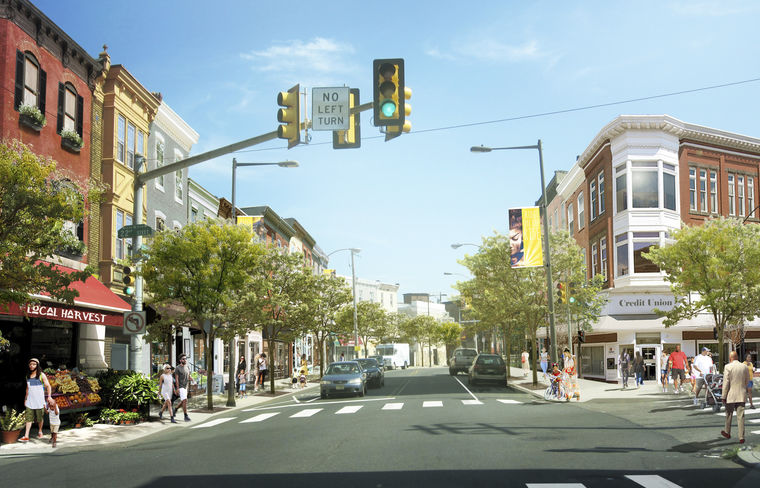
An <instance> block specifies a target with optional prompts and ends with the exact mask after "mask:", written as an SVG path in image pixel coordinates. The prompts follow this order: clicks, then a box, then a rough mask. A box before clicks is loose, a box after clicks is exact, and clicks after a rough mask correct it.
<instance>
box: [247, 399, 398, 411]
mask: <svg viewBox="0 0 760 488" xmlns="http://www.w3.org/2000/svg"><path fill="white" fill-rule="evenodd" d="M317 398H319V397H317ZM395 399H396V397H382V398H362V399H356V400H341V401H337V402H336V401H328V402H325V403H324V404H323V405H337V404H340V403H363V402H386V401H388V400H395ZM314 400H316V398H315V399H314ZM309 401H310V402H311V401H313V400H309ZM307 403H308V402H307ZM288 407H290V408H292V407H303V404H292V403H290V404H287V405H277V406H274V407H253V408H244V409H243V410H241V412H258V411H260V410H274V409H278V408H288Z"/></svg>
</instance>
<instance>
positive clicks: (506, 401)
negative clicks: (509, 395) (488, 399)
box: [496, 399, 522, 405]
mask: <svg viewBox="0 0 760 488" xmlns="http://www.w3.org/2000/svg"><path fill="white" fill-rule="evenodd" d="M496 401H497V402H501V403H507V404H510V405H521V404H522V402H518V401H517V400H502V399H498V400H496Z"/></svg>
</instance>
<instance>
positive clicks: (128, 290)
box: [121, 266, 135, 296]
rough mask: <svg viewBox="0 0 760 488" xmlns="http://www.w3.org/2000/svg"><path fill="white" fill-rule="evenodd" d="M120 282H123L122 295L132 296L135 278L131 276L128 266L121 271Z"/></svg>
mask: <svg viewBox="0 0 760 488" xmlns="http://www.w3.org/2000/svg"><path fill="white" fill-rule="evenodd" d="M121 276H122V278H121V281H123V282H124V285H125V286H124V294H125V295H127V296H132V295H134V294H135V287H134V286H132V285H134V283H135V277H134V276H132V268H130V267H129V266H124V268H123V269H122V270H121Z"/></svg>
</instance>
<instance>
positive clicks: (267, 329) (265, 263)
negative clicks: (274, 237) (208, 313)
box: [233, 246, 316, 395]
mask: <svg viewBox="0 0 760 488" xmlns="http://www.w3.org/2000/svg"><path fill="white" fill-rule="evenodd" d="M264 249H265V252H264V253H263V255H262V257H261V260H260V261H259V263H258V264H257V266H256V267H255V268H250V269H249V272H250V274H251V277H252V278H253V279H252V281H251V283H250V284H249V287H248V289H247V290H246V293H244V294H241V295H239V296H238V297H237V299H236V301H237V303H238V305H237V306H236V307H235V310H234V311H233V315H234V316H236V317H240V319H236V321H240V322H243V321H245V320H247V321H248V322H250V323H254V324H257V325H259V326H260V327H261V328H262V335H263V337H264V338H265V339H266V341H267V357H268V363H269V371H270V375H269V388H270V393H271V394H272V395H274V394H275V387H274V371H275V370H276V367H277V366H281V367H283V368H287V365H286V364H281V365H278V364H277V359H276V357H275V346H276V342H278V341H286V342H287V341H291V340H293V339H295V337H297V336H299V335H302V334H303V333H305V332H306V331H307V327H306V326H305V325H304V323H303V322H302V321H301V320H300V319H299V318H303V317H304V316H308V310H309V307H313V306H314V305H313V301H314V300H315V299H316V298H315V297H316V295H315V294H314V293H313V287H314V283H315V279H316V277H315V276H314V273H313V272H312V270H311V268H310V267H308V266H307V265H306V264H305V262H304V258H303V254H300V253H294V254H287V253H285V252H283V251H282V250H281V249H279V248H276V247H273V246H267V247H265V248H264Z"/></svg>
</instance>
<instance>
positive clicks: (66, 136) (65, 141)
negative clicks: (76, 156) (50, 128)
mask: <svg viewBox="0 0 760 488" xmlns="http://www.w3.org/2000/svg"><path fill="white" fill-rule="evenodd" d="M83 145H84V142H83V141H82V138H81V137H79V134H77V133H76V132H74V131H71V130H62V131H61V147H62V148H64V149H66V150H67V151H70V152H73V153H79V151H81V149H82V146H83Z"/></svg>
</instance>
